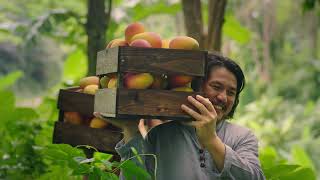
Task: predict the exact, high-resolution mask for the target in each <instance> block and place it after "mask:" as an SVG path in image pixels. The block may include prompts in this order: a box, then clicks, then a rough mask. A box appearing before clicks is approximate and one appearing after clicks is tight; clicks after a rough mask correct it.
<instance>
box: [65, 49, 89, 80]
mask: <svg viewBox="0 0 320 180" xmlns="http://www.w3.org/2000/svg"><path fill="white" fill-rule="evenodd" d="M87 71H88V61H87V58H86V55H85V54H84V53H83V52H82V51H81V50H76V51H74V52H73V53H71V54H70V55H69V57H68V58H67V60H66V61H65V63H64V71H63V81H64V82H66V83H67V84H74V83H75V82H76V81H77V80H79V79H80V78H82V77H84V76H85V75H86V74H87Z"/></svg>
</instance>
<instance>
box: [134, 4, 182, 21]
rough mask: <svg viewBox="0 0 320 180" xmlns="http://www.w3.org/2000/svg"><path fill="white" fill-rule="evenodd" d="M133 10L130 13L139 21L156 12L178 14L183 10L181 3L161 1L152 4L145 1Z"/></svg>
mask: <svg viewBox="0 0 320 180" xmlns="http://www.w3.org/2000/svg"><path fill="white" fill-rule="evenodd" d="M131 11H132V12H131V13H130V14H132V15H133V17H132V20H133V21H139V20H141V19H145V18H146V17H148V16H150V15H155V14H176V13H178V12H179V11H181V3H175V4H168V3H166V2H163V1H160V2H157V3H154V4H152V5H150V6H146V5H145V4H144V3H138V4H137V5H136V6H135V7H134V8H132V9H131Z"/></svg>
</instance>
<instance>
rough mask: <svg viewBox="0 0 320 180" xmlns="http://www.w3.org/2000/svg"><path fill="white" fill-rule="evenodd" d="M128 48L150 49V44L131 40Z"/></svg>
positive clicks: (141, 40)
mask: <svg viewBox="0 0 320 180" xmlns="http://www.w3.org/2000/svg"><path fill="white" fill-rule="evenodd" d="M130 46H133V47H145V48H149V47H152V46H151V44H150V43H149V42H148V41H146V40H144V39H136V40H133V41H132V42H131V43H130Z"/></svg>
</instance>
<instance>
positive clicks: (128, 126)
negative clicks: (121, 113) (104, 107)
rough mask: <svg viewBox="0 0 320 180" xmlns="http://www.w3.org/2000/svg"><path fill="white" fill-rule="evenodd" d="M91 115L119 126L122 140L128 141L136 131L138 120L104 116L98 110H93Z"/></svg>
mask: <svg viewBox="0 0 320 180" xmlns="http://www.w3.org/2000/svg"><path fill="white" fill-rule="evenodd" d="M93 115H94V116H95V117H97V118H100V119H103V120H105V121H107V122H109V123H111V124H112V125H114V126H116V127H118V128H121V129H122V130H123V135H124V137H123V138H124V142H125V143H127V142H128V141H130V140H131V139H132V138H133V137H134V136H135V135H136V134H137V133H138V132H139V130H138V124H139V120H118V119H112V118H106V117H104V116H102V115H101V113H99V112H94V113H93Z"/></svg>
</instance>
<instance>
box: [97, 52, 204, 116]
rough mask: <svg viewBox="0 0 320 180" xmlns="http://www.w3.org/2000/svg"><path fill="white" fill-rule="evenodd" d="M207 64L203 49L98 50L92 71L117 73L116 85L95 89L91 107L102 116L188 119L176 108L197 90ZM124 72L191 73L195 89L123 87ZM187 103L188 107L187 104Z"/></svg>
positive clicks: (197, 91) (99, 73)
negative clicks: (138, 88) (181, 90)
mask: <svg viewBox="0 0 320 180" xmlns="http://www.w3.org/2000/svg"><path fill="white" fill-rule="evenodd" d="M206 64H207V52H206V51H191V50H177V49H162V48H137V47H124V46H123V47H115V48H110V49H106V50H103V51H100V52H98V58H97V68H96V70H97V71H96V74H97V75H99V76H101V75H104V74H108V73H117V74H118V79H119V80H118V88H117V89H99V90H98V91H97V93H96V95H95V105H94V110H95V111H96V112H101V113H102V114H103V115H104V116H106V117H110V118H119V119H137V118H157V119H170V120H190V119H191V118H190V117H189V115H187V114H186V113H185V112H183V111H182V110H181V108H180V106H181V104H183V103H184V104H188V105H190V104H189V103H188V102H187V96H190V95H191V96H195V94H202V93H200V92H199V89H200V85H201V82H202V79H203V77H204V76H205V70H206V68H205V67H206ZM124 72H149V73H153V74H159V75H161V74H165V75H189V76H193V77H194V80H193V82H192V88H193V89H194V90H195V92H178V91H170V90H158V89H143V90H133V89H124V88H123V86H122V85H123V82H122V81H123V77H122V76H123V73H124ZM190 107H192V106H191V105H190Z"/></svg>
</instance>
